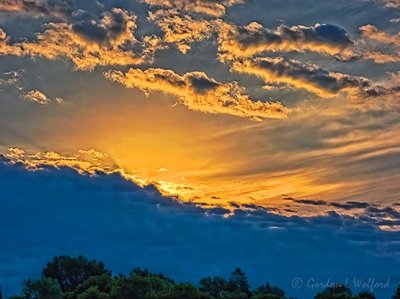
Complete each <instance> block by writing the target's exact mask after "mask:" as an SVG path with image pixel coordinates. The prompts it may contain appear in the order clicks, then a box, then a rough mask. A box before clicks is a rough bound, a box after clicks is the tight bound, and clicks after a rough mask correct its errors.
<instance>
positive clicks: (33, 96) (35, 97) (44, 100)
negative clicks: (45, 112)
mask: <svg viewBox="0 0 400 299" xmlns="http://www.w3.org/2000/svg"><path fill="white" fill-rule="evenodd" d="M23 98H24V99H25V100H27V101H30V102H34V103H38V104H41V105H46V104H49V103H50V102H52V100H51V99H50V98H49V97H48V96H47V95H45V94H44V93H43V92H41V91H39V90H31V91H28V92H27V93H25V94H24V95H23ZM55 102H56V103H58V104H63V103H64V100H63V99H62V98H60V97H57V98H56V99H55Z"/></svg>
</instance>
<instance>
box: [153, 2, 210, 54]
mask: <svg viewBox="0 0 400 299" xmlns="http://www.w3.org/2000/svg"><path fill="white" fill-rule="evenodd" d="M149 20H150V21H152V22H154V23H156V24H157V26H159V27H160V28H161V30H162V31H163V32H164V37H163V42H164V43H167V44H174V45H175V46H176V47H177V48H178V50H179V51H180V52H182V53H183V54H185V53H186V52H187V51H188V50H190V45H191V44H192V43H193V42H196V41H201V40H205V39H208V38H210V37H211V35H212V33H213V31H214V29H215V25H214V23H213V22H211V21H208V20H195V19H193V18H192V17H190V16H179V15H178V14H177V11H176V10H175V11H164V10H158V11H156V12H155V13H151V12H150V13H149Z"/></svg>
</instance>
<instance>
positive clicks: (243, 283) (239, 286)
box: [227, 268, 250, 295]
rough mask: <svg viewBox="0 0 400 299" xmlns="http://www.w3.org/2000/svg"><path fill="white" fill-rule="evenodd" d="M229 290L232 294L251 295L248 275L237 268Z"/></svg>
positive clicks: (230, 279)
mask: <svg viewBox="0 0 400 299" xmlns="http://www.w3.org/2000/svg"><path fill="white" fill-rule="evenodd" d="M227 290H228V291H229V292H231V293H243V294H246V295H249V294H250V285H249V282H248V280H247V276H246V274H245V273H244V272H243V271H242V270H241V269H239V268H236V269H235V270H234V271H233V272H232V274H231V276H230V278H229V280H228V287H227Z"/></svg>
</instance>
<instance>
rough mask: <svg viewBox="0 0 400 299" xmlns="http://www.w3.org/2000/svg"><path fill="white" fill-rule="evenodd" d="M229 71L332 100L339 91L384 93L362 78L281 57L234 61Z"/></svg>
mask: <svg viewBox="0 0 400 299" xmlns="http://www.w3.org/2000/svg"><path fill="white" fill-rule="evenodd" d="M232 70H233V71H236V72H240V73H247V74H252V75H255V76H257V77H260V78H261V79H263V80H264V81H265V83H266V84H270V85H271V84H272V85H275V84H289V85H291V86H294V87H295V88H301V89H305V90H307V91H308V92H311V93H314V94H317V95H318V96H321V97H334V96H337V95H338V93H339V92H345V93H348V94H360V93H364V94H367V95H378V94H382V93H383V92H385V91H386V90H385V89H384V88H383V87H379V86H374V85H373V84H372V82H371V81H370V80H368V79H367V78H364V77H357V76H351V75H348V74H342V73H336V72H329V71H327V70H325V69H323V68H320V67H318V66H316V65H314V64H311V63H308V64H305V63H302V62H300V61H298V60H291V59H286V58H280V57H278V58H269V57H264V58H255V59H247V60H244V61H235V62H233V64H232Z"/></svg>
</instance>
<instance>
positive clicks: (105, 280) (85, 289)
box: [64, 274, 112, 299]
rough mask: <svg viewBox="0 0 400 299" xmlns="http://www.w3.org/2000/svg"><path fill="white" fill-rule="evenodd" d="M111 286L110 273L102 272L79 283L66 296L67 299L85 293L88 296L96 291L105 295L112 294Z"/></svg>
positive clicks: (74, 298) (73, 298)
mask: <svg viewBox="0 0 400 299" xmlns="http://www.w3.org/2000/svg"><path fill="white" fill-rule="evenodd" d="M111 287H112V278H111V276H110V275H108V274H102V275H96V276H91V277H89V278H88V279H86V280H85V281H84V282H83V283H81V284H80V285H78V286H77V287H76V288H75V289H74V290H73V291H72V292H69V293H66V294H65V296H64V297H65V299H76V298H79V296H80V295H83V294H85V296H86V297H87V296H92V297H93V296H94V294H95V293H96V294H97V293H98V295H99V296H101V297H104V294H110V292H111ZM89 289H90V291H89ZM86 297H85V298H86Z"/></svg>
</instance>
